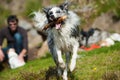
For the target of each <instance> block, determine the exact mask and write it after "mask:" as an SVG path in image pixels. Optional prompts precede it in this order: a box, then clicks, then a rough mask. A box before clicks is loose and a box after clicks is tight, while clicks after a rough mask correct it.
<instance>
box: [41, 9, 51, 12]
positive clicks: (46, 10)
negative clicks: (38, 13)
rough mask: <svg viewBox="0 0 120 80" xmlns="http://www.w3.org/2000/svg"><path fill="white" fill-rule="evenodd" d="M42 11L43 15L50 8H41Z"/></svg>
mask: <svg viewBox="0 0 120 80" xmlns="http://www.w3.org/2000/svg"><path fill="white" fill-rule="evenodd" d="M42 10H43V12H44V13H47V12H48V11H49V10H50V8H42Z"/></svg>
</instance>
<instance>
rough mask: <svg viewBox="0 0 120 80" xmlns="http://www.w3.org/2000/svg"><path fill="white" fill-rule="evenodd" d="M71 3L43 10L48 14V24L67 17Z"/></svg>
mask: <svg viewBox="0 0 120 80" xmlns="http://www.w3.org/2000/svg"><path fill="white" fill-rule="evenodd" d="M68 5H69V3H68V2H66V3H63V4H61V5H59V6H52V7H48V8H43V11H44V12H45V14H46V17H47V19H48V22H52V21H55V20H57V19H58V18H60V17H62V16H65V15H67V12H68Z"/></svg>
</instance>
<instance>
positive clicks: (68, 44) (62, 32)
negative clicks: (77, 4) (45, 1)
mask: <svg viewBox="0 0 120 80" xmlns="http://www.w3.org/2000/svg"><path fill="white" fill-rule="evenodd" d="M68 6H69V2H65V3H63V4H61V5H59V6H49V7H46V8H43V12H44V13H42V12H40V11H39V12H34V15H35V16H34V18H33V20H34V22H35V26H36V27H37V28H38V29H39V30H43V31H44V28H45V25H46V24H48V27H47V28H46V29H45V31H46V32H47V40H48V46H49V49H50V52H51V54H52V57H53V59H54V61H55V63H56V66H57V69H58V74H59V75H62V78H63V80H68V77H67V74H68V71H69V70H70V71H71V72H72V71H73V70H74V69H75V67H76V59H77V51H78V48H79V40H80V36H79V34H80V31H79V25H80V19H79V16H78V15H77V14H76V13H74V12H72V11H69V10H68ZM63 16H66V17H65V19H63V20H61V21H58V22H57V20H58V19H59V18H61V17H63ZM51 23H52V24H51ZM62 54H65V59H66V61H64V60H63V58H62ZM70 60H71V61H70ZM69 63H70V64H69Z"/></svg>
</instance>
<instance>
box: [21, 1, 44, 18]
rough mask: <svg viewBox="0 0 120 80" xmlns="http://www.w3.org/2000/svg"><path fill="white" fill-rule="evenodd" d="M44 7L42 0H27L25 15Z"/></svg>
mask: <svg viewBox="0 0 120 80" xmlns="http://www.w3.org/2000/svg"><path fill="white" fill-rule="evenodd" d="M41 7H42V0H26V5H25V11H24V13H23V15H24V16H27V17H28V16H29V15H30V14H31V13H32V12H33V11H37V10H39V9H40V8H41Z"/></svg>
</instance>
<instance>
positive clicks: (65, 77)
mask: <svg viewBox="0 0 120 80" xmlns="http://www.w3.org/2000/svg"><path fill="white" fill-rule="evenodd" d="M67 74H68V70H67V67H66V68H65V69H64V71H63V75H62V77H63V80H68V77H67Z"/></svg>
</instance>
